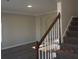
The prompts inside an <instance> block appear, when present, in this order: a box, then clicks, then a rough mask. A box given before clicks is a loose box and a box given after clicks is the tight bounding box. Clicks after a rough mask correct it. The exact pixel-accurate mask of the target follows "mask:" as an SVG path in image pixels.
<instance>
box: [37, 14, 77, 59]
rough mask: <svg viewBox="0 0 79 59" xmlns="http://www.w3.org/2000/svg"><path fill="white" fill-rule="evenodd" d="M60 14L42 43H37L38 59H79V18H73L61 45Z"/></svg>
mask: <svg viewBox="0 0 79 59" xmlns="http://www.w3.org/2000/svg"><path fill="white" fill-rule="evenodd" d="M60 16H61V15H60V13H59V14H58V15H57V17H56V18H55V20H54V22H52V24H51V25H50V27H49V29H48V30H47V31H46V33H45V34H44V36H43V37H42V39H41V40H40V42H37V46H36V51H37V59H78V18H77V17H73V18H72V21H71V23H70V25H69V27H68V29H67V31H66V35H65V36H64V37H63V41H64V42H63V43H61V24H60Z"/></svg>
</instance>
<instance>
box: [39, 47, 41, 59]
mask: <svg viewBox="0 0 79 59" xmlns="http://www.w3.org/2000/svg"><path fill="white" fill-rule="evenodd" d="M40 57H41V56H40V48H39V59H41V58H40Z"/></svg>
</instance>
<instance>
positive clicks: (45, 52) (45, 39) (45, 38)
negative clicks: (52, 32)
mask: <svg viewBox="0 0 79 59" xmlns="http://www.w3.org/2000/svg"><path fill="white" fill-rule="evenodd" d="M46 39H47V38H45V41H44V43H45V59H46V49H47V48H46V44H47V42H46Z"/></svg>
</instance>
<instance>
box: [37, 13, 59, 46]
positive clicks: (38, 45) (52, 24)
mask: <svg viewBox="0 0 79 59" xmlns="http://www.w3.org/2000/svg"><path fill="white" fill-rule="evenodd" d="M58 19H60V13H59V14H58V15H57V17H56V18H55V20H54V21H53V22H52V24H51V25H50V27H49V28H48V30H47V31H46V33H45V34H44V35H43V37H42V39H41V40H40V42H39V43H38V47H39V46H40V45H41V43H42V42H43V41H44V38H45V37H46V35H47V34H48V33H49V32H50V30H51V29H52V27H53V26H54V24H55V23H56V21H57V20H58Z"/></svg>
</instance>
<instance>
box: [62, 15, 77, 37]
mask: <svg viewBox="0 0 79 59" xmlns="http://www.w3.org/2000/svg"><path fill="white" fill-rule="evenodd" d="M75 17H77V16H71V18H70V20H69V22H68V24H67V27H66V29H65V31H64V33H63V35H62V37H64V36H65V34H66V32H67V30H68V27H69V25H70V23H71V21H72V18H75Z"/></svg>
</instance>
